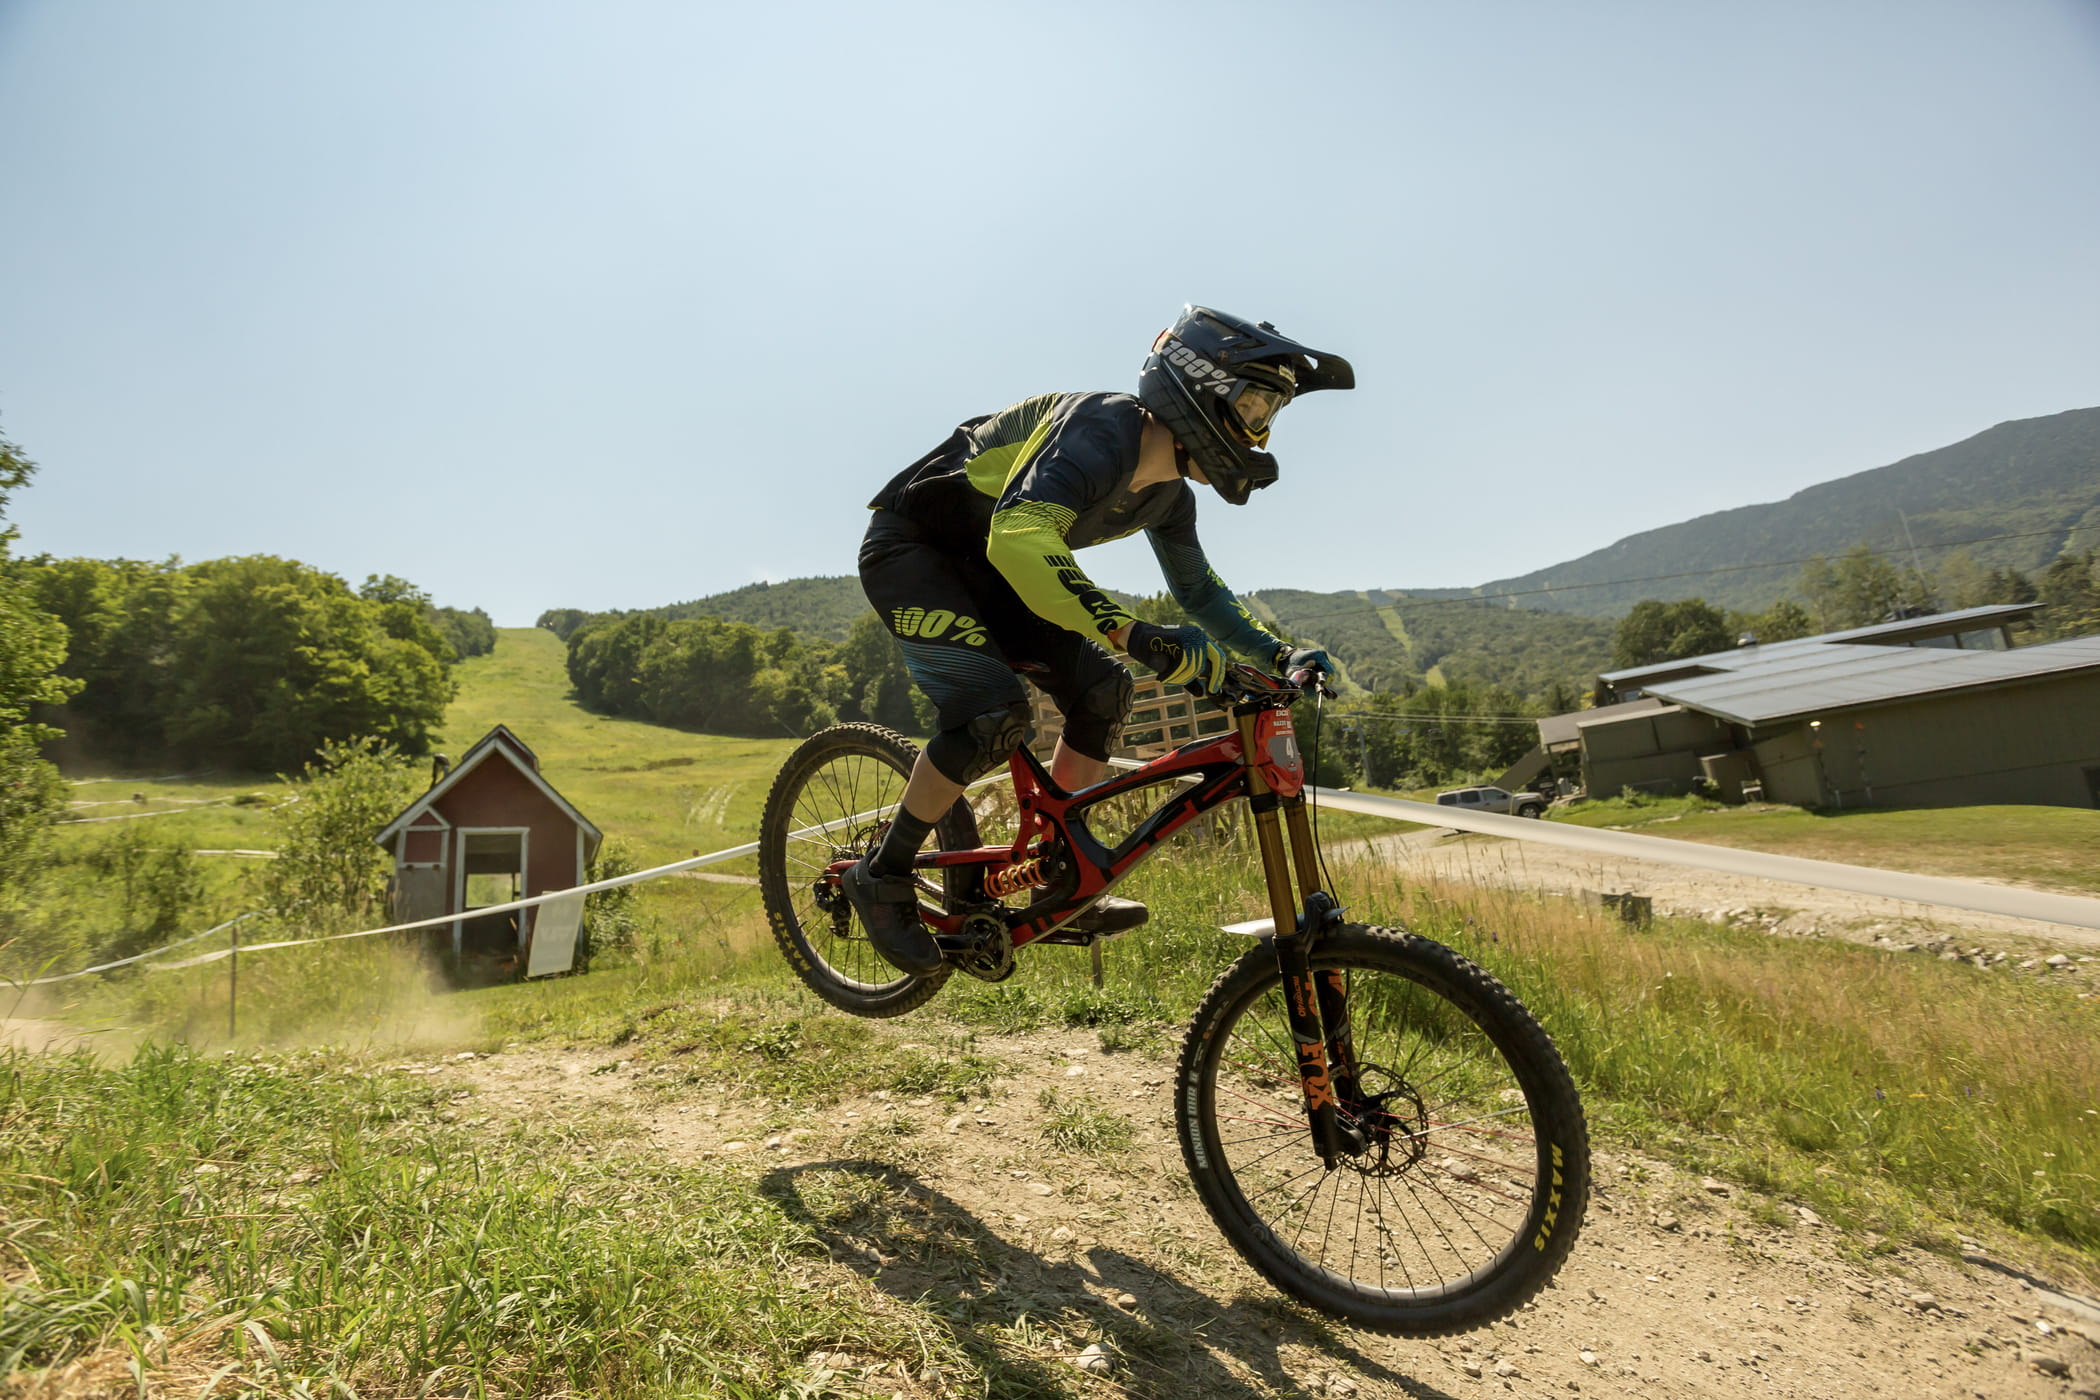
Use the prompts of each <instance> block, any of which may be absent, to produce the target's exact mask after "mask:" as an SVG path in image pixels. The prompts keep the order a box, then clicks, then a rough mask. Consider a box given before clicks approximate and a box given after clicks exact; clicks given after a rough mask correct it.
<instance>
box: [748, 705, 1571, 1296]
mask: <svg viewBox="0 0 2100 1400" xmlns="http://www.w3.org/2000/svg"><path fill="white" fill-rule="evenodd" d="M1307 688H1313V689H1315V690H1318V689H1319V688H1320V687H1319V682H1318V680H1317V677H1308V676H1306V675H1304V674H1302V673H1301V674H1299V675H1297V676H1293V677H1291V678H1288V679H1286V678H1282V677H1277V676H1270V675H1267V674H1265V673H1263V672H1261V671H1258V670H1256V669H1254V668H1252V667H1248V666H1238V667H1235V668H1233V669H1232V671H1231V672H1230V674H1229V676H1228V678H1227V680H1226V683H1225V685H1224V688H1223V690H1222V691H1221V693H1220V694H1219V695H1218V696H1217V699H1218V700H1219V702H1220V704H1221V705H1222V706H1223V707H1224V708H1225V709H1226V710H1227V711H1228V713H1229V714H1230V717H1231V727H1230V728H1229V729H1228V730H1227V731H1226V732H1224V733H1221V734H1218V735H1216V736H1214V737H1208V738H1198V739H1196V740H1194V741H1192V742H1190V743H1188V744H1184V745H1183V746H1182V747H1180V748H1178V749H1176V750H1174V751H1172V752H1170V753H1166V754H1162V755H1161V756H1159V757H1158V758H1155V759H1153V760H1151V761H1150V762H1148V763H1145V764H1143V765H1142V766H1140V767H1138V768H1136V769H1134V770H1131V771H1128V772H1123V773H1119V774H1116V775H1113V776H1111V777H1109V778H1108V779H1106V780H1105V781H1103V782H1100V783H1097V784H1095V785H1093V786H1091V787H1088V788H1085V789H1082V790H1080V791H1078V792H1065V791H1062V790H1061V789H1059V788H1058V787H1057V786H1056V785H1055V784H1054V783H1053V782H1052V781H1051V779H1050V775H1049V773H1048V772H1047V771H1046V770H1045V768H1044V767H1043V765H1042V763H1041V762H1040V761H1038V760H1037V759H1036V757H1035V755H1034V754H1032V753H1030V752H1029V751H1028V749H1027V747H1026V746H1025V745H1024V746H1023V747H1021V748H1020V749H1018V750H1016V751H1015V753H1014V755H1013V757H1012V759H1011V760H1010V762H1009V765H1008V776H1010V778H1011V783H1012V793H1013V797H1014V801H1015V804H1016V811H1017V817H1016V828H1017V829H1016V834H1015V835H1014V837H1013V839H1012V840H1011V841H1007V842H1004V843H1002V844H991V845H985V844H980V841H979V834H978V809H977V808H976V807H973V805H972V800H971V794H970V793H968V792H966V793H965V794H964V795H963V797H961V798H959V799H957V801H956V803H955V805H954V806H953V807H952V808H950V810H949V811H948V812H947V814H946V815H945V816H944V817H943V818H942V819H941V821H940V822H939V824H938V825H937V826H936V827H935V830H934V835H933V840H932V844H931V848H930V849H928V850H926V851H923V852H921V854H920V856H919V859H918V869H917V881H918V885H919V889H920V893H921V898H920V913H921V915H922V916H923V917H924V918H925V920H926V922H927V924H928V925H929V926H930V927H931V928H932V929H933V930H934V933H935V937H936V939H937V941H938V942H939V943H940V945H941V948H942V950H943V952H944V954H945V955H946V957H947V959H948V962H949V964H950V966H949V967H947V968H944V969H943V970H942V971H941V972H939V973H937V974H935V975H934V976H931V977H923V978H915V977H907V976H905V975H903V974H901V973H898V972H896V971H895V970H894V969H892V968H891V967H890V965H889V964H888V963H887V962H885V961H883V959H882V958H881V956H880V955H879V954H878V953H876V952H875V950H874V948H873V946H872V945H871V944H870V943H869V942H868V941H867V938H866V936H865V934H864V932H863V931H862V930H861V928H860V927H859V925H858V924H857V923H856V921H855V919H854V916H853V912H852V909H851V907H850V906H849V905H848V904H847V902H846V898H845V895H844V893H843V891H842V890H841V889H840V887H839V876H840V873H841V872H842V871H843V870H845V869H846V868H847V867H848V866H850V865H851V864H853V862H855V861H856V860H858V859H859V858H860V856H861V854H862V852H864V851H866V850H868V849H870V848H871V847H872V846H873V845H875V844H877V843H879V842H880V841H881V839H882V834H883V832H884V831H885V830H886V828H887V826H888V819H889V814H890V813H891V812H892V811H894V810H895V804H896V802H897V801H898V798H899V796H900V795H901V793H902V791H903V787H904V782H905V779H906V777H907V775H909V773H910V772H911V767H912V763H913V761H914V759H915V758H916V757H917V755H918V750H917V748H916V746H914V745H913V744H912V743H911V742H910V741H909V740H907V739H905V738H904V737H903V736H901V735H899V734H896V733H893V732H892V731H890V730H888V729H884V728H882V727H880V726H878V725H871V724H842V725H837V726H834V727H832V728H830V729H826V730H824V731H822V732H821V733H818V734H816V735H814V736H812V737H811V738H810V739H808V740H807V741H806V742H804V743H803V744H802V746H801V747H800V748H798V749H797V750H796V751H795V752H794V754H793V755H792V756H791V757H790V758H789V759H788V761H787V763H786V765H785V766H784V767H783V768H782V769H781V771H780V775H779V777H778V778H777V779H776V780H775V781H774V783H773V788H772V791H771V792H770V794H769V795H768V796H767V799H766V808H765V815H764V818H763V823H762V826H761V831H760V846H759V881H760V885H761V891H762V893H763V895H764V899H765V906H766V913H767V918H768V920H769V921H770V923H771V926H772V929H773V934H774V937H775V938H776V940H778V942H779V944H780V948H781V951H782V952H783V953H784V954H785V955H786V957H787V960H788V962H789V964H790V965H791V966H793V968H794V969H795V972H796V974H797V975H798V976H800V977H801V979H802V980H803V981H804V982H805V983H807V984H808V986H809V988H810V989H811V990H812V991H814V992H815V993H816V994H817V995H818V996H820V997H822V998H823V999H824V1000H825V1001H827V1002H829V1003H830V1004H831V1005H833V1006H835V1007H838V1008H839V1009H840V1010H842V1011H848V1012H851V1013H853V1014H855V1015H859V1016H896V1015H901V1014H903V1013H905V1012H907V1011H911V1010H913V1009H914V1008H916V1007H919V1006H922V1005H924V1004H925V1003H926V1001H927V1000H928V999H929V998H931V997H932V996H934V995H935V994H936V993H937V992H938V991H939V990H940V989H941V987H942V985H943V984H944V983H945V982H946V981H947V980H948V978H949V976H950V975H952V973H953V972H955V971H961V972H963V973H965V974H967V975H970V976H973V977H978V978H982V979H984V980H986V981H995V982H996V981H1000V980H1002V979H1004V978H1006V977H1009V976H1011V975H1012V974H1013V972H1014V970H1015V967H1016V959H1015V954H1016V953H1017V952H1018V951H1020V950H1021V949H1024V948H1027V947H1029V946H1032V945H1035V944H1055V943H1067V944H1072V943H1078V944H1085V943H1088V942H1091V941H1092V940H1093V939H1095V938H1098V937H1100V936H1102V935H1101V934H1099V933H1095V932H1086V931H1081V930H1078V929H1075V928H1074V927H1073V923H1072V921H1073V920H1074V919H1075V918H1076V917H1077V916H1078V915H1079V914H1081V913H1082V912H1083V911H1085V910H1086V909H1087V908H1089V907H1090V906H1091V905H1093V904H1094V903H1095V902H1096V901H1097V900H1099V899H1100V898H1101V897H1102V896H1103V895H1104V894H1106V893H1107V892H1108V891H1109V890H1111V889H1112V888H1114V887H1115V886H1116V885H1117V884H1118V883H1119V882H1120V881H1122V880H1123V879H1124V878H1125V877H1126V876H1127V875H1129V874H1130V872H1131V871H1132V869H1134V868H1135V867H1136V866H1137V865H1138V864H1139V863H1140V862H1142V861H1143V860H1144V859H1145V858H1146V857H1147V856H1149V855H1150V854H1151V853H1152V852H1153V851H1155V850H1157V849H1158V848H1159V846H1160V845H1161V843H1163V842H1165V841H1166V840H1167V839H1168V838H1169V837H1171V836H1173V835H1174V834H1175V833H1176V832H1178V831H1181V830H1182V829H1184V828H1186V827H1187V826H1189V824H1190V823H1192V822H1194V821H1196V820H1197V819H1198V818H1199V817H1202V816H1203V815H1204V814H1206V813H1209V812H1211V811H1213V810H1215V809H1217V808H1219V807H1221V806H1223V805H1224V804H1227V803H1230V802H1235V801H1240V800H1244V801H1246V803H1247V804H1248V806H1249V807H1250V808H1251V809H1252V825H1253V830H1254V837H1255V843H1256V845H1257V847H1258V848H1259V852H1260V858H1261V866H1262V871H1263V874H1264V875H1265V877H1266V879H1267V886H1268V897H1269V909H1270V919H1269V920H1268V921H1266V924H1265V925H1264V926H1262V927H1260V928H1253V929H1250V928H1248V927H1247V926H1236V929H1235V931H1248V932H1252V933H1254V934H1256V935H1257V936H1258V937H1259V938H1260V943H1259V945H1258V946H1256V947H1254V948H1252V949H1251V950H1249V951H1248V952H1247V953H1246V954H1245V955H1243V956H1242V957H1240V958H1239V959H1237V960H1236V961H1234V962H1233V963H1232V964H1231V965H1230V966H1229V967H1227V968H1226V969H1225V970H1224V972H1223V973H1221V974H1220V975H1219V977H1218V978H1217V980H1216V981H1215V982H1214V983H1213V984H1212V986H1211V988H1210V990H1209V992H1208V993H1207V994H1206V995H1205V996H1204V997H1203V999H1202V1001H1201V1003H1200V1004H1199V1005H1198V1006H1197V1008H1196V1012H1195V1016H1194V1018H1193V1019H1192V1020H1191V1022H1190V1024H1189V1028H1188V1032H1187V1035H1186V1037H1185V1039H1184V1041H1183V1044H1182V1049H1181V1056H1180V1061H1179V1065H1178V1068H1177V1073H1176V1078H1175V1089H1174V1112H1175V1120H1176V1132H1177V1135H1178V1137H1179V1139H1180V1145H1181V1154H1182V1158H1183V1160H1184V1162H1185V1163H1186V1164H1187V1167H1188V1171H1189V1175H1190V1177H1191V1179H1192V1181H1193V1183H1194V1185H1195V1188H1196V1191H1197V1194H1198V1195H1199V1196H1200V1197H1201V1199H1202V1201H1203V1204H1204V1206H1205V1207H1206V1209H1208V1211H1209V1212H1210V1216H1211V1218H1212V1220H1213V1221H1215V1222H1216V1224H1217V1226H1218V1229H1219V1230H1220V1231H1221V1232H1222V1233H1223V1234H1224V1236H1225V1238H1226V1239H1227V1240H1229V1241H1230V1242H1231V1243H1232V1246H1233V1248H1235V1249H1236V1250H1238V1251H1239V1253H1240V1255H1241V1256H1242V1257H1243V1258H1244V1259H1245V1260H1246V1261H1247V1262H1248V1264H1250V1265H1251V1266H1253V1268H1254V1269H1256V1270H1257V1271H1258V1272H1260V1273H1261V1274H1262V1275H1263V1276H1264V1277H1266V1278H1267V1279H1268V1280H1269V1281H1270V1282H1271V1283H1273V1284H1274V1285H1275V1286H1276V1287H1278V1288H1279V1289H1281V1290H1282V1291H1284V1292H1285V1293H1288V1294H1290V1295H1292V1296H1293V1297H1296V1298H1298V1299H1300V1300H1302V1301H1304V1302H1306V1303H1309V1304H1311V1305H1312V1306H1314V1307H1316V1308H1319V1309H1322V1310H1323V1311H1326V1312H1329V1313H1332V1314H1334V1315H1336V1316H1339V1317H1342V1318H1345V1319H1347V1320H1349V1321H1351V1322H1353V1323H1356V1324H1358V1325H1360V1326H1363V1327H1367V1328H1371V1329H1373V1330H1377V1331H1383V1332H1391V1333H1397V1334H1403V1335H1410V1336H1434V1335H1439V1334H1444V1333H1449V1332H1456V1331H1463V1330H1466V1329H1468V1328H1473V1327H1479V1326H1482V1325H1484V1324H1486V1323H1488V1322H1491V1321H1493V1320H1494V1319H1496V1318H1498V1317H1501V1316H1503V1315H1505V1314H1507V1313H1509V1312H1511V1311H1513V1310H1514V1309H1516V1308H1518V1307H1520V1306H1521V1305H1522V1304H1523V1303H1524V1302H1525V1301H1526V1300H1527V1299H1529V1298H1530V1297H1531V1296H1532V1295H1533V1294H1535V1293H1536V1292H1537V1291H1538V1290H1539V1289H1540V1288H1542V1287H1544V1286H1545V1284H1546V1282H1547V1281H1548V1280H1549V1279H1550V1278H1552V1276H1553V1274H1554V1273H1555V1272H1556V1271H1557V1270H1558V1269H1559V1268H1560V1266H1561V1264H1562V1263H1563V1262H1564V1261H1565V1260H1566V1259H1567V1257H1568V1252H1569V1250H1570V1249H1571V1248H1572V1247H1573V1246H1574V1243H1575V1236H1576V1233H1577V1231H1578V1230H1579V1229H1580V1228H1581V1224H1582V1218H1583V1210H1584V1206H1585V1203H1586V1201H1587V1199H1588V1191H1589V1171H1590V1159H1589V1137H1588V1129H1587V1126H1586V1125H1585V1123H1584V1120H1583V1113H1582V1105H1581V1101H1580V1099H1579V1097H1578V1096H1577V1094H1576V1090H1575V1086H1574V1083H1573V1082H1572V1081H1571V1079H1570V1078H1569V1076H1568V1071H1567V1068H1566V1066H1564V1065H1563V1064H1562V1063H1561V1059H1560V1055H1559V1053H1558V1052H1557V1051H1555V1049H1554V1048H1553V1043H1552V1041H1551V1040H1549V1039H1548V1038H1547V1036H1546V1033H1545V1032H1544V1031H1543V1030H1542V1029H1541V1028H1540V1027H1539V1025H1538V1023H1537V1022H1536V1021H1535V1020H1533V1019H1532V1017H1531V1014H1530V1013H1529V1012H1527V1011H1526V1010H1525V1009H1524V1007H1523V1006H1522V1005H1521V1004H1519V1002H1518V1001H1517V999H1516V997H1515V996H1513V995H1512V994H1511V993H1510V991H1509V990H1508V989H1507V988H1506V987H1504V986H1503V985H1502V984H1501V983H1500V982H1498V981H1497V980H1496V979H1495V978H1494V977H1493V976H1491V975H1490V974H1489V973H1487V972H1486V971H1484V970H1483V969H1481V968H1480V967H1478V966H1476V965H1475V964H1474V963H1472V962H1470V961H1468V960H1467V959H1465V958H1463V957H1461V956H1460V955H1459V954H1457V953H1455V952H1453V951H1452V950H1451V949H1449V948H1447V947H1445V946H1443V945H1442V944H1440V943H1436V942H1434V941H1432V940H1430V939H1427V938H1423V937H1420V936H1418V935H1415V934H1412V933H1409V932H1407V931H1406V930H1404V929H1399V928H1372V927H1367V926H1365V925H1361V924H1353V923H1348V922H1345V921H1344V919H1343V910H1342V908H1341V907H1340V906H1339V905H1338V904H1337V903H1336V901H1335V898H1334V896H1333V894H1332V893H1331V892H1330V891H1329V890H1328V889H1327V888H1326V887H1325V883H1324V882H1323V880H1322V878H1321V875H1322V871H1323V866H1322V863H1321V861H1320V858H1319V853H1318V851H1317V849H1316V846H1315V842H1314V837H1313V829H1312V826H1311V824H1310V822H1309V821H1308V817H1307V810H1306V809H1307V791H1306V779H1305V765H1304V762H1303V760H1302V759H1301V757H1300V754H1299V749H1298V744H1297V737H1296V731H1295V727H1294V725H1293V722H1292V717H1291V706H1292V705H1293V704H1294V703H1295V702H1296V701H1297V700H1298V699H1299V698H1300V697H1301V695H1303V694H1304V693H1305V691H1306V689H1307ZM987 781H997V780H996V779H994V780H987ZM1161 789H1163V790H1164V796H1163V797H1161V798H1160V799H1159V800H1158V804H1157V806H1156V807H1153V808H1152V809H1151V810H1150V812H1149V815H1146V816H1144V817H1143V818H1142V819H1139V820H1137V821H1136V822H1135V823H1134V825H1133V826H1132V827H1131V829H1130V830H1129V831H1128V832H1127V834H1124V835H1122V836H1121V837H1120V839H1115V840H1113V841H1110V840H1108V839H1106V838H1103V837H1098V836H1097V835H1096V833H1095V832H1094V831H1093V830H1092V829H1091V828H1090V827H1089V824H1088V819H1089V816H1090V815H1098V814H1101V813H1103V812H1104V810H1105V809H1104V804H1108V803H1112V802H1115V801H1116V800H1117V799H1123V798H1128V797H1129V796H1130V795H1131V794H1145V795H1146V800H1147V801H1148V802H1149V799H1150V798H1151V797H1152V796H1153V795H1154V794H1153V793H1152V792H1151V791H1148V790H1161ZM1125 805H1126V806H1127V805H1128V804H1127V803H1126V804H1125ZM1294 871H1295V878H1294V873H1293V872H1294Z"/></svg>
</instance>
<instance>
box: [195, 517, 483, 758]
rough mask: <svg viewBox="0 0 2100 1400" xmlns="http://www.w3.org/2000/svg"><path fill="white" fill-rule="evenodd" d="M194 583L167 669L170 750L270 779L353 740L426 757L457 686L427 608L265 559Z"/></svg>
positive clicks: (212, 570)
mask: <svg viewBox="0 0 2100 1400" xmlns="http://www.w3.org/2000/svg"><path fill="white" fill-rule="evenodd" d="M190 573H191V575H192V586H191V588H190V590H189V593H188V596H187V597H186V598H185V599H184V601H183V608H182V611H181V613H180V615H179V616H178V618H177V620H176V624H175V629H174V645H173V646H172V647H171V649H170V655H169V658H168V676H167V679H168V686H169V690H170V696H169V703H168V706H167V711H166V713H167V720H166V725H165V730H166V734H167V738H168V741H169V743H170V745H171V746H172V747H174V748H176V749H177V750H179V751H182V752H184V753H188V754H193V755H196V756H198V757H205V758H218V759H221V760H223V761H229V762H240V763H244V764H247V765H249V766H252V767H257V768H264V769H268V768H277V769H286V768H290V767H292V766H293V765H295V764H299V763H302V762H304V761H305V760H306V759H308V758H309V757H310V756H311V755H312V754H313V753H314V752H315V751H316V750H317V749H319V748H321V747H322V746H323V745H324V744H325V743H326V742H328V741H330V740H335V741H338V742H340V741H342V740H345V739H347V738H349V737H350V736H353V735H370V736H373V737H375V738H378V739H382V740H384V741H386V742H388V743H391V744H394V745H397V746H398V747H400V748H401V749H403V750H405V751H407V752H410V753H422V752H425V751H426V750H428V749H429V747H430V745H431V741H432V740H433V738H434V737H435V736H436V734H437V732H438V730H439V728H440V727H441V726H442V725H443V723H444V718H445V706H446V705H447V704H448V703H450V701H451V699H452V694H453V690H454V688H455V684H456V683H455V682H454V681H453V679H452V677H451V675H450V673H449V671H448V670H447V667H446V665H445V657H444V656H443V655H442V654H441V653H442V651H443V650H444V643H443V641H442V640H441V639H440V638H439V637H438V636H437V634H436V633H434V632H432V631H431V630H430V628H429V626H428V624H426V623H425V622H424V621H423V620H422V613H421V605H420V604H417V603H411V602H406V601H402V602H394V603H379V602H373V601H369V600H366V599H361V598H359V597H357V596H356V595H355V594H353V593H351V591H350V589H349V587H348V585H346V584H345V583H344V582H343V581H342V580H341V579H339V578H337V577H336V576H335V575H334V574H328V573H323V572H321V571H320V570H318V569H310V568H307V567H306V566H305V565H303V564H300V563H297V562H296V561H293V560H288V559H279V558H276V557H275V556H273V555H267V554H258V555H250V556H247V557H245V558H238V559H216V560H213V561H211V562H210V563H206V564H199V565H195V566H194V567H193V568H192V569H191V570H190Z"/></svg>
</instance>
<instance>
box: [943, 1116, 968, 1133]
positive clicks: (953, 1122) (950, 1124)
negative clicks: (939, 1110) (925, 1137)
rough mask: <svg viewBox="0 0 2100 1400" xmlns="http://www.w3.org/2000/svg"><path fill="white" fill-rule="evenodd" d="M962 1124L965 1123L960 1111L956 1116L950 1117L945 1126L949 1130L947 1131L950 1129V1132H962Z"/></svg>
mask: <svg viewBox="0 0 2100 1400" xmlns="http://www.w3.org/2000/svg"><path fill="white" fill-rule="evenodd" d="M962 1125H963V1120H962V1115H961V1114H960V1113H958V1114H956V1115H955V1116H954V1117H953V1118H950V1119H949V1120H948V1121H947V1123H946V1124H944V1125H943V1126H944V1127H945V1128H946V1130H947V1131H949V1132H951V1133H959V1132H961V1131H962Z"/></svg>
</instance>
